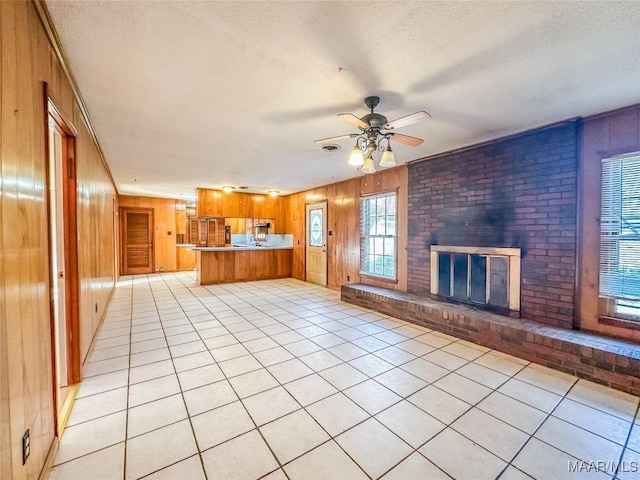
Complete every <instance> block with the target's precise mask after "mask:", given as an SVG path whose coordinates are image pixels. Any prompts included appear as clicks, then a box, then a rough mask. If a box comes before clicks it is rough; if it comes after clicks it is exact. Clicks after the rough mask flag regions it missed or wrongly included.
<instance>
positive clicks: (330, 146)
mask: <svg viewBox="0 0 640 480" xmlns="http://www.w3.org/2000/svg"><path fill="white" fill-rule="evenodd" d="M341 148H342V147H341V146H340V145H336V144H335V143H327V144H326V145H322V146H321V147H320V150H323V151H325V152H329V153H331V152H337V151H338V150H340V149H341Z"/></svg>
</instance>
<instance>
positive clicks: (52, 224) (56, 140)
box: [46, 95, 81, 435]
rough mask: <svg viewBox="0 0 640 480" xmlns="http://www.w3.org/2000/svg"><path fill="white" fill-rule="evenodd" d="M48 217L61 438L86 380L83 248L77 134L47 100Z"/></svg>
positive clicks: (52, 313) (52, 333)
mask: <svg viewBox="0 0 640 480" xmlns="http://www.w3.org/2000/svg"><path fill="white" fill-rule="evenodd" d="M46 98H47V103H46V104H47V116H46V121H47V142H46V152H47V172H46V173H47V213H48V224H49V232H48V233H49V272H50V278H49V280H50V282H49V284H50V292H49V295H50V311H51V342H52V364H53V378H54V382H53V389H54V391H53V397H54V398H53V402H54V408H55V413H56V415H55V419H56V434H57V435H61V433H62V430H63V429H64V425H65V423H66V419H67V418H68V414H69V413H70V411H71V408H70V407H71V402H72V400H73V397H74V395H73V392H74V390H75V389H74V387H73V385H75V384H77V383H79V382H80V380H81V372H80V323H79V315H80V313H79V305H78V294H79V283H78V244H77V231H78V225H77V220H76V213H77V204H76V171H75V170H76V169H75V137H76V130H75V129H74V127H73V125H72V124H71V123H70V122H68V121H66V120H65V119H64V118H63V117H62V115H61V114H60V112H59V110H58V109H57V108H56V106H55V104H54V103H53V101H52V100H51V99H50V98H49V97H48V95H47V97H46Z"/></svg>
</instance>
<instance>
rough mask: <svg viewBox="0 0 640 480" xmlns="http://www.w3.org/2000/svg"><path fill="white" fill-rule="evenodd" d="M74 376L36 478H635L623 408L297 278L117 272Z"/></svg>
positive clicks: (600, 393)
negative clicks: (53, 447) (61, 421)
mask: <svg viewBox="0 0 640 480" xmlns="http://www.w3.org/2000/svg"><path fill="white" fill-rule="evenodd" d="M85 375H86V378H85V380H84V381H83V383H82V384H81V386H80V390H79V393H78V398H77V400H76V402H75V406H74V409H73V412H72V414H71V418H70V420H69V426H68V427H67V429H66V430H65V432H64V436H63V438H62V441H61V444H60V450H59V453H58V455H57V458H56V461H55V465H56V466H55V467H54V469H53V472H52V475H51V478H52V479H123V478H126V479H135V478H143V477H144V478H148V479H178V480H190V479H194V480H195V479H209V480H213V479H216V480H217V479H258V478H265V479H270V480H274V479H284V478H290V479H298V478H305V479H316V478H317V479H349V480H350V479H359V478H363V479H366V478H380V477H383V478H385V479H404V480H410V479H447V478H455V479H472V480H482V479H493V478H501V479H503V480H515V479H527V478H537V479H540V480H552V479H565V478H570V479H574V478H575V479H581V478H589V479H591V478H594V479H599V478H603V479H607V478H609V479H611V478H618V479H620V480H628V479H639V478H640V473H639V472H638V470H640V468H639V467H640V417H639V416H638V398H637V397H634V396H631V395H628V394H625V393H621V392H619V391H616V390H612V389H609V388H605V387H602V386H600V385H596V384H593V383H590V382H587V381H584V380H578V379H577V378H575V377H572V376H569V375H565V374H562V373H559V372H556V371H553V370H549V369H546V368H544V367H541V366H538V365H534V364H530V363H528V362H526V361H523V360H520V359H518V358H515V357H512V356H509V355H505V354H502V353H500V352H497V351H491V350H488V349H486V348H483V347H480V346H478V345H474V344H471V343H468V342H465V341H462V340H459V339H457V338H454V337H450V336H447V335H443V334H440V333H438V332H435V331H430V330H428V329H425V328H422V327H418V326H415V325H412V324H409V323H406V322H403V321H401V320H397V319H394V318H391V317H388V316H385V315H382V314H378V313H375V312H371V311H368V310H365V309H362V308H357V307H354V306H352V305H349V304H346V303H342V302H341V301H340V299H339V294H338V293H337V292H334V291H331V290H327V289H324V288H319V287H315V286H312V285H309V284H306V283H303V282H299V281H296V280H290V279H287V280H273V281H264V282H250V283H236V284H226V285H217V286H209V287H201V286H198V285H197V284H196V282H195V279H194V275H193V273H179V274H163V275H153V276H137V277H128V278H124V279H122V280H121V281H120V282H119V283H118V285H117V288H116V291H115V293H114V296H113V300H112V301H111V304H110V306H109V310H108V313H107V317H106V319H105V322H104V325H103V326H102V328H101V330H100V332H99V334H98V337H97V340H96V345H95V350H94V351H93V353H92V355H91V358H90V362H89V363H88V364H87V365H86V368H85ZM572 470H574V471H572Z"/></svg>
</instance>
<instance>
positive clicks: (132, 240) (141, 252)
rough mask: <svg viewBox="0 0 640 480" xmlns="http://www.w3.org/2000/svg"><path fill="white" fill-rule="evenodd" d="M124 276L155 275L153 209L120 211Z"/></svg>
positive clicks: (123, 208) (126, 208)
mask: <svg viewBox="0 0 640 480" xmlns="http://www.w3.org/2000/svg"><path fill="white" fill-rule="evenodd" d="M120 226H121V228H120V232H121V235H120V237H121V240H122V248H121V249H120V251H121V252H122V253H121V260H122V262H121V265H122V274H123V275H137V274H141V273H153V266H154V261H153V257H154V250H153V209H152V208H129V207H122V208H121V209H120Z"/></svg>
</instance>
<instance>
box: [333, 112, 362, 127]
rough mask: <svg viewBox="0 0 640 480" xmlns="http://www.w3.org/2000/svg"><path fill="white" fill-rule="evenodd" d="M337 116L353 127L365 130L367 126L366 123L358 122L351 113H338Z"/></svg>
mask: <svg viewBox="0 0 640 480" xmlns="http://www.w3.org/2000/svg"><path fill="white" fill-rule="evenodd" d="M338 116H339V117H340V118H341V119H343V120H345V121H347V122H349V123H350V124H351V125H355V126H356V127H360V128H367V127H368V126H369V125H367V123H366V122H363V121H362V120H360V119H359V118H358V117H356V116H355V115H354V114H353V113H339V114H338Z"/></svg>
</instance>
